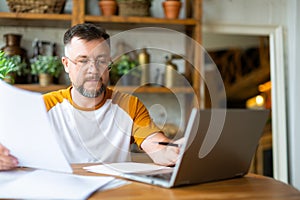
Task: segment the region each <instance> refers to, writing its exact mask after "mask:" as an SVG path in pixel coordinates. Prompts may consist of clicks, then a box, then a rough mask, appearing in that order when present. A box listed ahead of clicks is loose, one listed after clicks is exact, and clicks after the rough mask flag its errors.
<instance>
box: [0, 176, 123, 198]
mask: <svg viewBox="0 0 300 200" xmlns="http://www.w3.org/2000/svg"><path fill="white" fill-rule="evenodd" d="M14 172H15V173H17V174H16V175H15V176H14ZM6 173H7V174H6ZM8 176H14V177H16V176H19V178H17V179H14V180H10V181H6V183H4V184H3V182H2V178H3V177H4V179H5V177H6V180H7V177H8ZM0 180H1V181H0V198H9V199H86V198H88V197H89V196H90V195H91V194H92V193H93V192H95V191H96V190H98V189H100V190H101V189H102V188H103V190H106V189H109V188H111V187H119V186H120V185H124V184H125V183H124V181H123V182H121V183H120V182H118V181H117V179H115V178H113V177H109V176H81V175H74V174H69V173H58V172H52V171H47V170H35V171H29V172H20V171H9V172H0ZM110 183H112V185H111V186H110Z"/></svg>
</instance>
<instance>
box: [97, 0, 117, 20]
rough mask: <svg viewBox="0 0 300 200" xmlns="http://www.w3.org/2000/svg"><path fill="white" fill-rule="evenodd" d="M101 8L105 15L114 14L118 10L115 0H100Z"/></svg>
mask: <svg viewBox="0 0 300 200" xmlns="http://www.w3.org/2000/svg"><path fill="white" fill-rule="evenodd" d="M99 8H100V11H101V13H102V15H103V16H112V15H115V14H116V12H117V2H116V1H114V0H101V1H99Z"/></svg>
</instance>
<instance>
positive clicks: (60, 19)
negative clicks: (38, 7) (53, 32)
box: [0, 12, 72, 27]
mask: <svg viewBox="0 0 300 200" xmlns="http://www.w3.org/2000/svg"><path fill="white" fill-rule="evenodd" d="M71 22H72V16H71V15H70V14H40V13H13V12H0V23H1V25H5V26H30V27H69V26H70V25H71Z"/></svg>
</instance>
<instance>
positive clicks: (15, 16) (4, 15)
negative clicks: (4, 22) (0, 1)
mask: <svg viewBox="0 0 300 200" xmlns="http://www.w3.org/2000/svg"><path fill="white" fill-rule="evenodd" d="M0 18H3V19H5V18H6V19H18V20H26V19H32V20H43V21H47V20H63V21H66V20H69V21H70V20H71V19H72V16H71V15H70V14H40V13H13V12H0Z"/></svg>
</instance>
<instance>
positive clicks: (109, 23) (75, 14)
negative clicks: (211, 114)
mask: <svg viewBox="0 0 300 200" xmlns="http://www.w3.org/2000/svg"><path fill="white" fill-rule="evenodd" d="M85 1H87V0H85ZM85 1H84V0H73V1H72V13H71V14H35V13H10V12H0V23H1V25H2V24H3V25H6V26H26V27H37V26H38V27H64V28H68V27H70V26H73V25H75V24H78V23H84V22H90V23H101V25H102V26H104V27H105V28H106V29H109V28H111V27H118V28H120V27H121V28H123V29H125V30H126V29H131V28H136V27H147V26H151V27H163V28H169V29H175V30H177V29H179V30H181V31H183V32H185V34H187V36H189V37H191V38H192V39H193V40H194V41H195V42H197V43H200V44H201V42H202V31H201V22H202V20H201V19H202V0H185V5H186V6H185V8H186V15H187V16H186V18H185V19H165V18H154V17H123V16H111V17H104V16H94V15H89V14H86V13H85V10H86V9H85V5H86V2H85ZM97 6H98V5H97ZM187 45H190V44H187ZM186 49H189V50H190V49H192V51H193V58H192V59H193V60H194V69H196V70H197V71H201V57H200V55H201V54H200V53H201V52H200V48H199V47H197V45H195V46H193V47H192V48H191V46H188V48H186ZM186 65H188V63H187V64H186ZM194 72H195V70H193V68H191V67H186V69H185V75H186V77H188V78H189V79H190V80H191V81H192V82H193V88H194V92H195V93H196V96H197V97H198V99H200V89H201V87H203V86H202V84H201V83H200V74H199V73H194ZM19 87H25V86H21V85H19ZM35 87H36V86H35ZM25 88H27V89H30V87H25ZM34 90H36V88H35V89H34ZM144 91H149V92H152V91H155V92H160V91H158V90H157V89H155V90H151V89H146V90H144ZM162 91H164V89H162ZM201 99H204V98H203V97H201Z"/></svg>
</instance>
